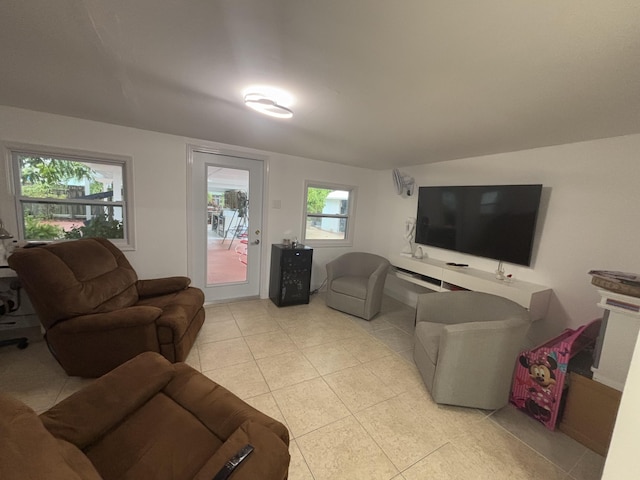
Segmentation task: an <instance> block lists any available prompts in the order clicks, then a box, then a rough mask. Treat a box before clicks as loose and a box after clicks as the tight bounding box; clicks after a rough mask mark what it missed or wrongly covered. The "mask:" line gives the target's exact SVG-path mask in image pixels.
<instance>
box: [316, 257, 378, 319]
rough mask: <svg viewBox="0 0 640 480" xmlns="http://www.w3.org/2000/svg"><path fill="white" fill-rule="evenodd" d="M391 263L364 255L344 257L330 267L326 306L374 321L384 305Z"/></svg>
mask: <svg viewBox="0 0 640 480" xmlns="http://www.w3.org/2000/svg"><path fill="white" fill-rule="evenodd" d="M388 270H389V261H388V260H387V259H386V258H384V257H381V256H379V255H374V254H372V253H364V252H352V253H345V254H344V255H341V256H340V257H338V258H336V259H334V260H332V261H331V262H329V263H327V295H326V302H327V306H329V307H331V308H334V309H336V310H340V311H341V312H345V313H349V314H351V315H355V316H356V317H361V318H364V319H365V320H371V318H373V317H374V316H375V315H376V314H377V313H378V312H379V311H380V305H381V304H382V294H383V291H384V282H385V280H386V279H387V271H388Z"/></svg>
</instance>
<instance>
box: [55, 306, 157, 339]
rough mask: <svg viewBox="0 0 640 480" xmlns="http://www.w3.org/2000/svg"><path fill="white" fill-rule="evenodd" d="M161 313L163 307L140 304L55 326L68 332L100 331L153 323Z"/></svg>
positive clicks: (70, 320) (73, 319) (81, 317)
mask: <svg viewBox="0 0 640 480" xmlns="http://www.w3.org/2000/svg"><path fill="white" fill-rule="evenodd" d="M160 315H162V309H160V308H158V307H152V306H147V305H140V306H133V307H127V308H122V309H119V310H114V311H112V312H105V313H92V314H90V315H80V316H78V317H73V318H70V319H68V320H64V321H62V322H58V323H57V324H55V328H56V329H59V330H60V331H62V332H64V333H66V334H70V333H85V332H98V331H102V330H107V329H108V330H114V329H118V328H128V327H137V326H140V325H145V324H153V322H154V321H155V320H156V319H157V318H158V317H160ZM154 328H155V326H154Z"/></svg>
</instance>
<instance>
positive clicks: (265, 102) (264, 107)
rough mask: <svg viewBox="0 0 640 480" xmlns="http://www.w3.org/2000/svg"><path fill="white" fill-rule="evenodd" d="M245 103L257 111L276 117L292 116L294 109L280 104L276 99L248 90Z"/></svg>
mask: <svg viewBox="0 0 640 480" xmlns="http://www.w3.org/2000/svg"><path fill="white" fill-rule="evenodd" d="M244 103H245V105H247V107H250V108H253V109H254V110H255V111H257V112H260V113H264V114H265V115H269V116H271V117H275V118H291V117H293V111H292V110H291V109H290V108H287V107H285V106H284V105H280V104H279V103H278V102H277V101H276V100H274V99H273V98H271V97H268V96H267V95H264V94H262V93H257V92H248V93H246V94H245V96H244Z"/></svg>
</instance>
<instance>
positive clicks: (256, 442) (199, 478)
mask: <svg viewBox="0 0 640 480" xmlns="http://www.w3.org/2000/svg"><path fill="white" fill-rule="evenodd" d="M247 444H250V445H251V446H253V447H254V450H253V452H252V453H251V454H250V455H249V456H248V457H247V458H246V459H245V460H244V461H243V462H242V463H241V464H240V465H239V466H238V467H237V470H235V471H234V472H233V475H232V478H233V480H255V479H257V478H268V479H270V480H285V479H286V478H287V473H288V471H289V462H290V460H291V457H290V455H289V450H288V448H287V445H285V443H284V442H283V441H282V439H281V438H279V437H278V436H277V435H276V434H275V433H274V432H273V431H272V430H270V429H268V428H266V427H265V426H264V425H260V424H259V423H256V422H252V421H246V422H244V423H243V424H242V425H240V427H239V428H238V429H237V430H236V431H235V432H233V434H232V435H231V436H230V437H229V438H228V439H227V440H226V441H225V442H224V443H223V444H222V446H221V447H220V448H219V449H218V450H217V451H216V452H215V453H214V454H213V455H212V456H211V458H209V460H208V461H207V462H206V463H205V464H204V466H203V467H202V468H201V469H200V471H199V472H198V473H197V474H196V476H195V477H194V480H211V479H212V478H213V477H214V475H215V474H216V473H217V472H218V471H219V470H220V469H221V468H222V467H223V465H224V464H225V463H226V462H227V461H228V460H229V459H231V458H232V457H233V456H234V455H235V454H236V453H237V452H238V451H239V450H240V449H241V448H242V447H244V446H245V445H247Z"/></svg>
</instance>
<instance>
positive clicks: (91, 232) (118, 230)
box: [64, 214, 124, 238]
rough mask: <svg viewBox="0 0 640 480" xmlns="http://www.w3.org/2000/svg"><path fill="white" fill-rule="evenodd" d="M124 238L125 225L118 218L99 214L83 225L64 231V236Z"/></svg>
mask: <svg viewBox="0 0 640 480" xmlns="http://www.w3.org/2000/svg"><path fill="white" fill-rule="evenodd" d="M90 237H101V238H124V226H123V225H122V222H120V221H118V220H109V218H108V217H107V216H106V215H105V214H102V215H97V216H95V217H93V218H92V219H91V220H88V221H87V222H85V224H84V225H83V226H81V227H74V228H72V229H71V230H69V231H68V232H65V233H64V238H90Z"/></svg>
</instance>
